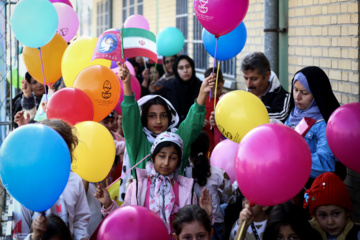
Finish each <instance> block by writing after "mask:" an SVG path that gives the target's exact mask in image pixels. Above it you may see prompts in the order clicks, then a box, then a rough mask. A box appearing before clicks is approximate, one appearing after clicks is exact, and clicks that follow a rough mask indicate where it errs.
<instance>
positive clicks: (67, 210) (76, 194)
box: [14, 119, 90, 240]
mask: <svg viewBox="0 0 360 240" xmlns="http://www.w3.org/2000/svg"><path fill="white" fill-rule="evenodd" d="M41 124H44V125H46V126H49V127H51V128H52V129H54V130H55V131H57V132H58V133H59V134H60V135H61V136H62V137H63V139H64V140H65V142H66V144H67V146H68V148H69V151H70V155H71V156H72V153H73V150H74V149H75V147H76V145H77V143H78V140H77V137H76V136H75V135H74V134H73V132H72V127H71V126H70V125H69V124H67V123H66V122H64V121H62V120H60V119H46V120H43V121H41ZM55 170H56V169H54V171H55ZM44 191H45V190H44ZM34 197H36V196H34ZM51 213H53V214H55V215H57V216H59V217H60V218H61V219H62V220H63V221H64V222H65V223H66V224H67V225H68V226H69V229H70V232H71V235H72V237H73V238H74V239H75V240H80V239H87V236H88V235H87V229H86V227H87V224H88V222H89V219H90V210H89V206H88V203H87V200H86V193H85V190H84V186H83V183H82V180H81V178H80V177H79V176H78V175H77V174H76V173H74V172H70V176H69V180H68V182H67V185H66V187H65V189H64V191H63V193H62V194H61V195H60V197H59V199H58V200H57V202H56V203H55V204H54V205H53V206H52V207H51V208H50V209H49V210H47V211H46V212H45V214H46V215H47V216H48V215H50V214H51ZM39 215H40V213H34V212H33V211H30V210H29V209H27V208H25V207H24V206H22V205H21V204H20V203H18V202H17V201H15V204H14V222H15V224H14V225H15V227H14V239H23V237H24V236H26V235H27V234H28V233H30V227H31V224H32V221H34V219H35V218H37V217H38V216H39Z"/></svg>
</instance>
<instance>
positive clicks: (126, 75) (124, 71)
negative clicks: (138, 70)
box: [116, 62, 131, 84]
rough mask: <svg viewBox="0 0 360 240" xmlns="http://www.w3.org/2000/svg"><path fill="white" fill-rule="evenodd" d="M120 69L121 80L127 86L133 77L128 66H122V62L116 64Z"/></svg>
mask: <svg viewBox="0 0 360 240" xmlns="http://www.w3.org/2000/svg"><path fill="white" fill-rule="evenodd" d="M116 64H117V65H118V66H119V67H120V69H119V71H118V77H119V78H120V79H121V81H122V82H123V83H124V84H126V83H130V80H131V75H130V71H129V69H128V68H127V66H126V64H122V65H121V63H120V62H117V63H116Z"/></svg>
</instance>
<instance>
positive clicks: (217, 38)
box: [209, 37, 219, 102]
mask: <svg viewBox="0 0 360 240" xmlns="http://www.w3.org/2000/svg"><path fill="white" fill-rule="evenodd" d="M218 41H219V37H216V45H215V55H214V65H213V70H212V73H214V71H215V65H216V52H217V46H218ZM211 93H212V89H210V93H209V102H210V100H211Z"/></svg>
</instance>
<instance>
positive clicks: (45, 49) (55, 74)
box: [23, 33, 68, 84]
mask: <svg viewBox="0 0 360 240" xmlns="http://www.w3.org/2000/svg"><path fill="white" fill-rule="evenodd" d="M67 46H68V45H67V43H66V41H65V40H64V38H63V37H61V36H60V35H59V34H57V33H56V34H55V36H54V38H53V39H52V40H51V41H50V42H49V43H48V44H46V45H45V46H42V47H41V48H40V50H41V56H42V62H43V66H44V73H45V83H46V84H52V83H55V82H56V81H57V80H59V79H60V77H61V59H62V56H63V54H64V52H65V49H66V48H67ZM23 56H24V62H25V65H26V68H27V70H28V71H29V73H30V75H31V76H32V77H33V78H34V79H35V80H36V81H38V82H40V83H41V84H44V80H43V73H42V66H41V59H40V51H39V49H37V48H30V47H24V50H23Z"/></svg>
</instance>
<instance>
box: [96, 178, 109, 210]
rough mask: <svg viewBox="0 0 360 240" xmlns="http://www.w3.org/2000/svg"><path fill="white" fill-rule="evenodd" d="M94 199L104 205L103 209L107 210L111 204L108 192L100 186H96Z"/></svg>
mask: <svg viewBox="0 0 360 240" xmlns="http://www.w3.org/2000/svg"><path fill="white" fill-rule="evenodd" d="M94 197H96V198H97V200H99V202H101V203H102V205H104V208H105V209H106V208H109V207H110V205H111V203H112V201H111V198H110V194H109V192H108V191H107V189H105V188H104V187H103V186H102V184H98V185H97V187H96V192H95V193H94Z"/></svg>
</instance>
